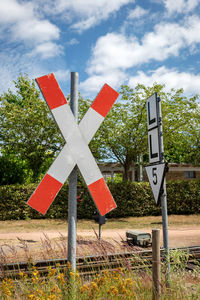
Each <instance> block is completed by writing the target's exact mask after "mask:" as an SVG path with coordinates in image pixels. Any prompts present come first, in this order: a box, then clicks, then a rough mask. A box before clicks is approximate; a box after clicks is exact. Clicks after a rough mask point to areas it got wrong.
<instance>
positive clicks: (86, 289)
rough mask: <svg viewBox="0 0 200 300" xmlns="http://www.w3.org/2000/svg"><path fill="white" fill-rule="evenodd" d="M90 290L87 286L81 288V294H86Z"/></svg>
mask: <svg viewBox="0 0 200 300" xmlns="http://www.w3.org/2000/svg"><path fill="white" fill-rule="evenodd" d="M88 290H89V287H88V286H87V285H86V284H84V285H83V286H82V287H81V288H80V292H81V293H84V292H85V291H88Z"/></svg>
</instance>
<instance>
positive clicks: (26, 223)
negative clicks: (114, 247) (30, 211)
mask: <svg viewBox="0 0 200 300" xmlns="http://www.w3.org/2000/svg"><path fill="white" fill-rule="evenodd" d="M168 224H169V228H179V227H181V228H184V227H185V226H187V227H188V226H189V227H193V226H196V225H200V215H184V216H183V215H180V216H179V215H170V216H169V217H168ZM161 226H162V217H161V216H148V217H128V218H118V219H108V220H107V222H106V224H105V225H104V229H123V228H153V227H156V228H158V227H161ZM67 227H68V226H67V220H49V219H48V220H19V221H0V233H9V232H33V231H42V232H43V231H48V230H54V231H57V232H59V231H63V230H67ZM91 228H95V230H98V224H96V223H95V222H94V221H93V220H78V222H77V230H89V229H91Z"/></svg>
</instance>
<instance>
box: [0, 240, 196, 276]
mask: <svg viewBox="0 0 200 300" xmlns="http://www.w3.org/2000/svg"><path fill="white" fill-rule="evenodd" d="M170 250H181V251H184V252H186V253H188V255H189V259H188V262H187V267H186V269H188V270H194V269H195V268H196V266H197V264H199V265H200V246H196V247H184V248H173V249H170ZM161 261H164V249H161ZM67 262H68V261H67V259H53V260H40V261H35V262H29V263H27V262H18V263H8V264H0V279H3V278H11V277H12V278H19V276H20V275H19V273H20V272H23V273H24V274H27V275H29V276H31V274H32V271H33V267H35V268H37V270H38V271H39V273H40V274H41V275H42V276H45V275H47V274H48V270H49V267H51V268H52V269H54V268H57V266H58V265H59V270H60V272H62V271H63V270H64V269H66V267H67ZM171 263H172V264H173V263H175V262H173V261H171ZM151 265H152V251H151V250H142V251H137V252H127V253H116V254H107V255H98V256H95V255H94V256H85V257H78V258H77V260H76V266H77V271H78V273H79V274H80V276H87V277H90V276H92V275H95V274H97V273H99V272H101V271H103V270H115V269H118V268H119V267H121V268H122V269H127V268H128V269H129V270H130V269H131V270H133V271H134V270H139V269H145V268H151Z"/></svg>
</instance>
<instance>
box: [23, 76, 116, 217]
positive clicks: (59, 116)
mask: <svg viewBox="0 0 200 300" xmlns="http://www.w3.org/2000/svg"><path fill="white" fill-rule="evenodd" d="M36 81H37V83H38V85H39V87H40V89H41V92H42V94H43V96H44V98H45V100H46V102H47V104H48V105H49V108H50V109H51V112H52V114H53V116H54V118H55V120H56V122H57V124H58V126H59V128H60V131H61V132H62V134H63V137H64V138H65V140H66V142H67V143H66V144H65V146H64V147H63V149H62V151H61V152H60V154H59V155H58V156H57V158H56V159H55V161H54V162H53V164H52V165H51V167H50V168H49V170H48V172H47V173H46V175H45V176H44V177H43V179H42V181H41V182H40V184H39V185H38V187H37V188H36V190H35V191H34V193H33V194H32V196H31V197H30V199H29V200H28V202H27V204H28V205H29V206H31V207H32V208H34V209H36V210H37V211H39V212H41V213H42V214H45V213H46V211H47V210H48V208H49V206H50V205H51V203H52V202H53V200H54V198H55V197H56V195H57V193H58V192H59V190H60V189H61V187H62V186H63V184H64V182H65V180H66V179H67V177H68V176H69V175H70V173H71V171H72V170H73V168H74V167H75V165H76V164H77V165H78V167H79V169H80V172H81V174H82V176H83V178H84V180H85V182H86V184H87V186H88V189H89V191H90V194H91V196H92V197H93V200H94V202H95V204H96V206H97V208H98V210H99V212H100V214H101V215H105V214H106V213H108V212H109V211H111V210H113V209H114V208H116V204H115V201H114V199H113V197H112V195H111V193H110V191H109V189H108V187H107V185H106V182H105V180H104V178H103V176H102V174H101V172H100V170H99V168H98V166H97V164H96V162H95V159H94V157H93V155H92V153H91V151H90V149H89V147H88V144H89V142H90V140H91V139H92V137H93V136H94V134H95V132H96V131H97V130H98V128H99V127H100V125H101V123H102V122H103V120H104V118H105V117H106V115H107V113H108V112H109V110H110V109H111V107H112V105H113V104H114V102H115V100H116V99H117V97H118V93H117V92H116V91H115V90H113V89H112V88H111V87H109V86H108V85H107V84H105V85H104V86H103V88H102V89H101V91H100V93H99V94H98V96H97V97H96V99H95V100H94V102H93V103H92V105H91V107H90V108H89V109H88V111H87V113H86V114H85V116H84V117H83V119H82V120H81V122H80V124H79V125H78V124H77V123H76V121H75V119H74V116H73V114H72V111H71V109H70V107H69V105H68V104H67V100H66V98H65V96H64V94H63V93H62V91H61V89H60V87H59V85H58V83H57V81H56V79H55V77H54V75H53V74H50V75H46V76H43V77H40V78H37V79H36Z"/></svg>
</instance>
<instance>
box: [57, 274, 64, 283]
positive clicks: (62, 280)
mask: <svg viewBox="0 0 200 300" xmlns="http://www.w3.org/2000/svg"><path fill="white" fill-rule="evenodd" d="M57 278H58V281H59V282H61V283H65V278H64V274H63V273H60V274H58V277H57Z"/></svg>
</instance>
